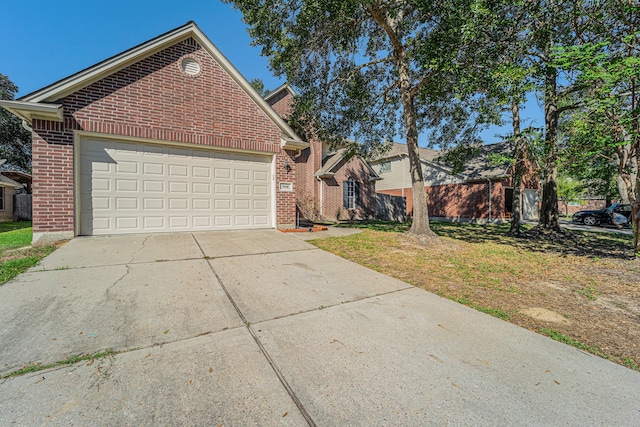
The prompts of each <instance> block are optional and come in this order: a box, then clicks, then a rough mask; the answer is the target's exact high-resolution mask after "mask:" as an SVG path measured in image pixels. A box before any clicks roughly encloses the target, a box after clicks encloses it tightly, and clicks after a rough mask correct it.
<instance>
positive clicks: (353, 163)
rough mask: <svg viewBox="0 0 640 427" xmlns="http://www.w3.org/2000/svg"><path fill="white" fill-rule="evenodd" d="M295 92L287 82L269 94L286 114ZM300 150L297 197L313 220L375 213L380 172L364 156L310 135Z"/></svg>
mask: <svg viewBox="0 0 640 427" xmlns="http://www.w3.org/2000/svg"><path fill="white" fill-rule="evenodd" d="M294 96H295V92H294V91H293V90H292V89H291V87H290V86H289V85H288V84H286V83H285V84H284V85H282V86H280V87H279V88H277V89H276V90H274V91H273V92H270V93H269V94H268V95H267V96H265V101H267V103H269V105H271V107H272V108H273V109H274V110H275V111H276V112H277V113H278V114H279V115H280V116H281V117H282V118H283V119H285V120H286V119H287V117H288V115H289V114H290V112H291V108H292V103H293V98H294ZM309 143H310V146H309V147H308V148H305V149H303V150H300V151H299V152H298V153H296V154H295V155H294V156H293V158H294V161H295V164H296V172H297V173H296V198H297V205H298V210H299V212H300V215H301V216H303V217H305V218H307V219H310V220H332V221H333V220H341V219H352V218H370V217H373V216H374V214H375V207H376V197H375V181H376V180H378V179H379V176H378V174H376V172H375V171H374V170H373V169H372V168H371V166H370V165H369V164H368V163H367V162H366V161H365V160H364V159H362V158H361V157H360V156H356V155H353V156H351V155H349V153H348V152H347V150H346V149H337V150H332V149H331V147H330V146H329V144H327V143H325V142H322V141H319V140H318V139H317V138H309Z"/></svg>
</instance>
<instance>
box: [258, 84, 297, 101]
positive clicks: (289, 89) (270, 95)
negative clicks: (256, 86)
mask: <svg viewBox="0 0 640 427" xmlns="http://www.w3.org/2000/svg"><path fill="white" fill-rule="evenodd" d="M282 91H286V92H287V93H288V94H289V95H291V96H296V95H297V93H296V91H295V90H293V88H292V87H291V85H289V83H284V84H282V85H280V86H278V87H277V88H275V89H274V90H272V91H271V92H269V93H268V94H267V95H266V96H265V97H264V100H265V101H267V102H269V100H270V99H272V98H274V97H275V96H276V95H279V94H280V93H281V92H282Z"/></svg>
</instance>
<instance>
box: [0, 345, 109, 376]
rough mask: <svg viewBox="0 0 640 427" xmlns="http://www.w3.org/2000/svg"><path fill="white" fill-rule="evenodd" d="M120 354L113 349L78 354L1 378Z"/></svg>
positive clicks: (34, 365)
mask: <svg viewBox="0 0 640 427" xmlns="http://www.w3.org/2000/svg"><path fill="white" fill-rule="evenodd" d="M118 353H119V352H117V351H114V350H111V349H107V350H103V351H99V352H97V353H94V354H77V355H75V354H74V355H72V356H69V357H68V358H66V359H64V360H60V361H58V362H53V363H46V364H40V363H33V364H31V365H27V366H25V367H24V368H22V369H18V370H17V371H13V372H9V373H7V374H3V375H2V377H0V379H3V380H4V379H7V378H12V377H19V376H21V375H25V374H31V373H33V372H39V371H44V370H47V369H51V368H56V367H59V366H69V365H75V364H76V363H79V362H86V361H94V360H100V359H104V358H107V357H113V356H115V355H117V354H118Z"/></svg>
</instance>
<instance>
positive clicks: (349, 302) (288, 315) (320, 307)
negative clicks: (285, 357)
mask: <svg viewBox="0 0 640 427" xmlns="http://www.w3.org/2000/svg"><path fill="white" fill-rule="evenodd" d="M411 289H415V286H411V285H409V286H407V287H406V288H400V289H394V290H392V291H389V292H381V293H379V294H375V295H367V296H365V297H362V298H354V299H351V300H345V301H340V302H339V303H336V304H330V305H321V306H319V307H315V308H310V309H309V310H302V311H298V312H296V313H290V314H284V315H282V316H275V317H272V318H270V319H264V320H258V321H257V322H253V323H251V324H252V325H260V324H263V323H267V322H271V321H273V320H280V319H286V318H289V317H295V316H298V315H300V314H306V313H313V312H315V311H322V310H326V309H328V308H332V307H339V306H344V305H347V304H352V303H356V302H360V301H366V300H368V299H372V298H377V297H380V296H384V295H391V294H396V293H400V292H404V291H408V290H411Z"/></svg>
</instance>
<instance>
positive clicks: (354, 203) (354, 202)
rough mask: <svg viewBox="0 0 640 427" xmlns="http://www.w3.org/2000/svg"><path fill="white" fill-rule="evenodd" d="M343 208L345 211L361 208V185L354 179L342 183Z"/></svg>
mask: <svg viewBox="0 0 640 427" xmlns="http://www.w3.org/2000/svg"><path fill="white" fill-rule="evenodd" d="M342 207H343V208H345V209H359V208H360V183H359V182H357V181H354V180H353V178H349V179H348V180H346V181H344V182H343V183H342Z"/></svg>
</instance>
